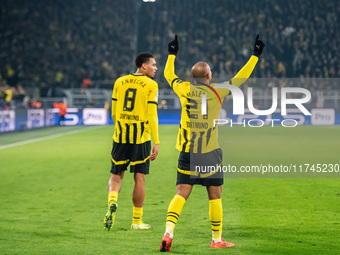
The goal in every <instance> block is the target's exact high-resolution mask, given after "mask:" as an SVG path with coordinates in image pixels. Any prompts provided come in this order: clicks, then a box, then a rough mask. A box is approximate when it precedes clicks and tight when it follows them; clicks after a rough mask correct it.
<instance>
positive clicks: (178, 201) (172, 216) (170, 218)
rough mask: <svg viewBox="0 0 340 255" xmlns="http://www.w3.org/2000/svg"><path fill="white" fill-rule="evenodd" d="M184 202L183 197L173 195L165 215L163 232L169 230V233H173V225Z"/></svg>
mask: <svg viewBox="0 0 340 255" xmlns="http://www.w3.org/2000/svg"><path fill="white" fill-rule="evenodd" d="M185 202H186V200H185V198H184V197H182V196H180V195H175V197H174V198H173V199H172V200H171V202H170V204H169V208H168V213H167V217H166V224H165V227H166V230H165V232H170V233H171V235H173V233H174V229H175V226H176V224H177V221H178V218H179V216H180V215H181V212H182V209H183V206H184V204H185Z"/></svg>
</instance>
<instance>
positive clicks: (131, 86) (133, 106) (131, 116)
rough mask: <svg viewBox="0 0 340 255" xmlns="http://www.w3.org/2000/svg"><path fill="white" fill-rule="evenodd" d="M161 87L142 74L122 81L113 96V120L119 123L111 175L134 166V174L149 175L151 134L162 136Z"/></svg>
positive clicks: (115, 134) (116, 130)
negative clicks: (160, 120)
mask: <svg viewBox="0 0 340 255" xmlns="http://www.w3.org/2000/svg"><path fill="white" fill-rule="evenodd" d="M157 103H158V84H157V83H156V82H155V81H154V80H152V79H151V78H149V77H147V76H145V75H143V74H140V73H135V74H129V75H126V76H122V77H120V78H118V79H117V80H116V82H115V84H114V88H113V93H112V119H113V121H114V123H115V131H114V134H113V141H114V142H113V143H114V144H113V147H112V153H111V162H112V165H111V172H112V173H115V174H117V173H119V172H120V171H124V170H126V168H127V166H128V165H130V171H131V172H140V173H146V174H147V173H148V170H149V156H150V148H151V145H150V140H151V135H152V138H153V142H154V144H159V136H158V117H157Z"/></svg>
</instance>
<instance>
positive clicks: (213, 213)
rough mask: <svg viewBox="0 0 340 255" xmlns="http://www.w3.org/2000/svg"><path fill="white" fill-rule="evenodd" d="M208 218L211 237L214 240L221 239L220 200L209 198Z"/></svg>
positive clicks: (221, 215) (221, 212)
mask: <svg viewBox="0 0 340 255" xmlns="http://www.w3.org/2000/svg"><path fill="white" fill-rule="evenodd" d="M209 218H210V222H211V229H212V238H213V239H214V240H216V241H218V242H219V241H221V236H222V218H223V210H222V200H221V199H213V200H209Z"/></svg>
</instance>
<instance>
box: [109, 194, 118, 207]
mask: <svg viewBox="0 0 340 255" xmlns="http://www.w3.org/2000/svg"><path fill="white" fill-rule="evenodd" d="M117 201H118V193H117V192H116V191H111V192H110V193H109V197H108V205H110V204H112V203H117Z"/></svg>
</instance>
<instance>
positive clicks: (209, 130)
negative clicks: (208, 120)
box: [205, 128, 211, 146]
mask: <svg viewBox="0 0 340 255" xmlns="http://www.w3.org/2000/svg"><path fill="white" fill-rule="evenodd" d="M210 137H211V128H209V129H208V132H207V143H206V145H205V146H208V143H209V140H210Z"/></svg>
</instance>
